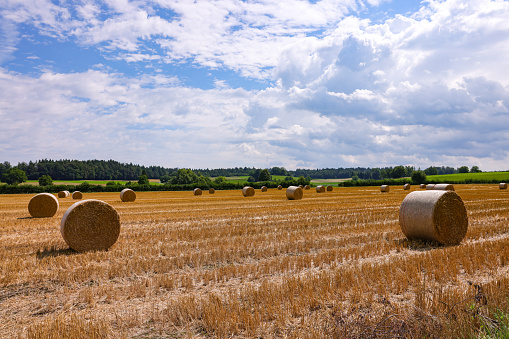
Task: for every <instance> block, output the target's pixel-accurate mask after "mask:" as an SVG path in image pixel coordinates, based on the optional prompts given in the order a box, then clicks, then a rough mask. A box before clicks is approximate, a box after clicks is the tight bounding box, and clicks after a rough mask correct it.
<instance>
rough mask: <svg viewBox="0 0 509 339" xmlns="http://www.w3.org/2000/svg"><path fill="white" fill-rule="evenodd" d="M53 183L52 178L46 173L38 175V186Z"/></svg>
mask: <svg viewBox="0 0 509 339" xmlns="http://www.w3.org/2000/svg"><path fill="white" fill-rule="evenodd" d="M50 185H53V179H51V177H50V176H49V175H47V174H45V175H43V176H41V177H39V186H50Z"/></svg>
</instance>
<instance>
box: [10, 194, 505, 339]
mask: <svg viewBox="0 0 509 339" xmlns="http://www.w3.org/2000/svg"><path fill="white" fill-rule="evenodd" d="M455 188H456V191H457V193H458V194H459V195H460V196H461V198H462V199H463V201H464V202H465V205H466V208H467V211H468V217H469V230H468V233H467V235H466V238H465V239H464V241H463V242H462V244H461V245H459V246H450V247H443V246H438V245H436V244H433V243H425V242H422V241H417V240H411V241H410V240H407V239H406V238H405V237H404V236H403V234H402V233H401V230H400V228H399V224H398V211H399V206H400V205H401V202H402V200H403V199H404V197H405V195H406V194H408V191H404V190H402V189H401V188H399V187H394V188H393V189H391V191H390V192H389V193H380V189H379V187H360V188H359V187H355V188H338V187H335V188H334V190H333V191H332V192H326V193H321V194H318V193H316V192H315V190H313V189H312V190H305V193H304V198H303V199H302V200H299V201H289V200H286V198H285V193H284V190H281V191H279V190H277V189H269V190H268V192H265V193H262V192H260V190H256V194H255V196H254V197H251V198H244V197H242V194H241V192H240V191H239V190H236V191H216V193H215V194H213V195H212V194H208V193H205V192H204V195H202V196H197V197H195V196H193V195H192V192H138V193H137V199H136V201H135V202H132V203H122V202H120V199H119V195H118V193H89V194H85V195H84V198H86V199H88V198H94V199H100V200H103V201H105V202H107V203H109V204H111V205H112V206H113V207H114V208H115V209H117V211H118V212H119V214H120V217H121V224H122V229H121V234H120V238H119V240H118V241H117V243H116V244H115V245H114V246H113V247H112V248H110V250H109V251H106V252H93V253H76V252H73V251H72V250H70V249H69V248H68V246H67V245H66V243H65V242H64V241H63V240H62V237H61V235H60V231H59V227H60V221H61V219H62V216H63V214H64V212H65V211H66V209H67V208H68V207H69V206H71V205H72V204H73V201H72V200H71V199H59V201H60V208H59V210H58V212H57V215H56V216H55V217H53V218H44V219H34V218H30V217H29V214H28V210H27V204H28V202H29V200H30V198H31V196H30V195H0V338H108V337H109V338H194V337H196V338H216V337H220V338H281V337H286V338H395V337H406V338H423V337H435V338H458V337H481V336H482V335H488V334H490V333H491V334H493V333H495V332H498V333H501V332H504V331H505V333H506V335H507V333H508V332H509V331H508V330H507V326H508V323H509V319H508V318H507V314H508V313H509V299H508V297H509V232H508V231H509V224H508V220H509V208H508V202H509V191H508V190H499V189H498V185H456V186H455ZM416 189H417V188H416V187H412V191H413V190H416Z"/></svg>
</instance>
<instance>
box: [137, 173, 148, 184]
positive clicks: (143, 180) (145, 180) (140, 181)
mask: <svg viewBox="0 0 509 339" xmlns="http://www.w3.org/2000/svg"><path fill="white" fill-rule="evenodd" d="M138 185H150V182H149V181H148V176H147V175H146V174H142V175H140V177H139V178H138Z"/></svg>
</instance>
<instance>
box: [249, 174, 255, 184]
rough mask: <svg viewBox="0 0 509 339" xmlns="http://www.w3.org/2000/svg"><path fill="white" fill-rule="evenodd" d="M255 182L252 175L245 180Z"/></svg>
mask: <svg viewBox="0 0 509 339" xmlns="http://www.w3.org/2000/svg"><path fill="white" fill-rule="evenodd" d="M255 181H256V179H255V178H254V177H253V176H252V175H250V176H249V178H247V182H255Z"/></svg>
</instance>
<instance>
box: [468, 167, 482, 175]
mask: <svg viewBox="0 0 509 339" xmlns="http://www.w3.org/2000/svg"><path fill="white" fill-rule="evenodd" d="M481 172H482V171H481V170H480V169H479V167H478V166H472V168H471V169H470V173H481Z"/></svg>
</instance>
